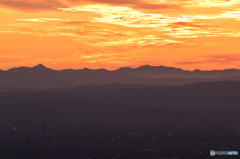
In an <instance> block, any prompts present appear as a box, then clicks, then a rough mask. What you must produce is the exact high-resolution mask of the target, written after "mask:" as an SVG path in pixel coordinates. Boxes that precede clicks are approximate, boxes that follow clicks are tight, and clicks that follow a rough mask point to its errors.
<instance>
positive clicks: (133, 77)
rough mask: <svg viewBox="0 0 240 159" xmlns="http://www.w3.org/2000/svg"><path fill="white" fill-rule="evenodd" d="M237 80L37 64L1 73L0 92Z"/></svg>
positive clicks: (154, 69) (237, 76)
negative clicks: (92, 85)
mask: <svg viewBox="0 0 240 159" xmlns="http://www.w3.org/2000/svg"><path fill="white" fill-rule="evenodd" d="M227 80H237V81H238V80H240V70H237V69H227V70H212V71H201V70H195V71H187V70H182V69H179V68H174V67H165V66H149V65H146V66H141V67H138V68H129V67H125V68H120V69H118V70H113V71H109V70H106V69H97V70H93V69H87V68H85V69H80V70H71V69H68V70H53V69H50V68H47V67H45V66H43V65H42V64H39V65H37V66H35V67H19V68H12V69H9V70H7V71H2V70H0V91H9V90H17V89H52V88H62V87H77V86H83V85H91V84H97V85H101V84H108V83H119V84H147V85H173V86H174V85H185V84H193V83H197V82H211V81H227Z"/></svg>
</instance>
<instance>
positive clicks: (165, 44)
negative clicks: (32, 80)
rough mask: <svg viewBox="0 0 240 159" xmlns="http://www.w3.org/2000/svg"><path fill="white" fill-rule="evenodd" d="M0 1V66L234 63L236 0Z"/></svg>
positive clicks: (238, 34) (239, 9)
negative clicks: (0, 64) (0, 43)
mask: <svg viewBox="0 0 240 159" xmlns="http://www.w3.org/2000/svg"><path fill="white" fill-rule="evenodd" d="M0 6H1V9H0V35H1V36H0V40H1V41H3V42H2V44H3V45H2V46H0V62H1V63H2V64H3V65H2V66H1V68H0V69H7V68H10V67H14V66H22V65H27V66H32V65H35V64H37V63H43V64H45V65H47V66H49V67H53V68H56V69H63V68H75V69H77V68H84V67H90V68H107V69H115V68H119V67H122V66H136V67H137V66H140V65H144V64H149V65H167V66H175V67H181V68H184V69H190V70H192V69H225V68H233V67H235V68H240V66H239V64H238V62H237V60H235V59H238V58H234V57H238V54H239V53H240V46H239V45H238V44H237V41H238V40H239V38H240V27H239V26H240V21H239V20H240V2H239V0H227V1H226V0H173V1H167V0H151V1H149V0H130V1H129V0H128V1H127V0H121V1H120V0H111V1H110V0H83V1H82V0H81V1H80V0H37V1H36V0H0ZM13 46H14V47H13ZM221 57H223V58H224V59H225V60H223V62H224V61H225V64H223V62H221V60H220V62H219V59H221ZM232 57H233V58H232ZM223 58H222V59H223Z"/></svg>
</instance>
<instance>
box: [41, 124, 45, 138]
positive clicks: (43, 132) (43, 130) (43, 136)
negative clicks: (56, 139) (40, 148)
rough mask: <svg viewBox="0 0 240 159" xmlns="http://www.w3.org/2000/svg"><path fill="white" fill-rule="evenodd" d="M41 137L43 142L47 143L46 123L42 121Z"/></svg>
mask: <svg viewBox="0 0 240 159" xmlns="http://www.w3.org/2000/svg"><path fill="white" fill-rule="evenodd" d="M41 136H42V139H43V141H46V122H45V121H42V132H41Z"/></svg>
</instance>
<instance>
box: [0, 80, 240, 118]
mask: <svg viewBox="0 0 240 159" xmlns="http://www.w3.org/2000/svg"><path fill="white" fill-rule="evenodd" d="M239 93H240V82H239V81H225V82H207V83H197V84H191V85H184V86H149V85H128V84H107V85H100V86H98V85H90V86H81V87H76V88H62V89H52V90H21V91H15V92H4V93H3V92H2V93H0V110H1V111H0V118H31V119H33V118H34V119H35V118H38V119H40V120H45V119H64V120H65V119H134V120H143V119H144V120H145V119H166V118H174V119H183V118H189V117H190V118H195V117H196V118H201V119H204V118H205V117H219V118H222V119H224V118H225V117H228V118H229V117H230V118H232V117H237V118H239V115H240V107H239V105H240V100H239Z"/></svg>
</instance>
